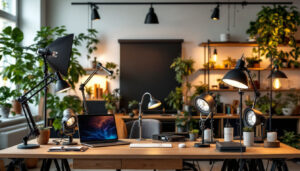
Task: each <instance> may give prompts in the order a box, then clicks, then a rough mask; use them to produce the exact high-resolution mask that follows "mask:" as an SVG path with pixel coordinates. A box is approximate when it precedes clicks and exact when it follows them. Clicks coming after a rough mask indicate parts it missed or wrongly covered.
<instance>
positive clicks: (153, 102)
mask: <svg viewBox="0 0 300 171" xmlns="http://www.w3.org/2000/svg"><path fill="white" fill-rule="evenodd" d="M160 105H161V102H160V101H159V100H157V99H155V98H154V97H150V101H149V103H148V109H154V108H157V107H159V106H160Z"/></svg>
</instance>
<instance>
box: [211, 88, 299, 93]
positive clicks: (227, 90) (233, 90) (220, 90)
mask: <svg viewBox="0 0 300 171" xmlns="http://www.w3.org/2000/svg"><path fill="white" fill-rule="evenodd" d="M209 91H212V92H235V91H236V92H237V91H238V89H210V90H209ZM243 91H254V90H253V89H244V90H243ZM258 91H270V90H269V89H259V90H258ZM272 91H273V92H290V91H300V89H296V88H291V89H278V90H272Z"/></svg>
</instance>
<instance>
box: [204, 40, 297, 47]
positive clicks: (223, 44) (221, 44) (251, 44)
mask: <svg viewBox="0 0 300 171" xmlns="http://www.w3.org/2000/svg"><path fill="white" fill-rule="evenodd" d="M209 45H210V46H211V47H257V46H258V44H257V43H256V42H238V41H237V42H210V44H209ZM199 46H200V47H205V46H208V43H207V42H202V43H200V44H199ZM279 46H281V47H289V46H286V45H279ZM297 46H300V43H297Z"/></svg>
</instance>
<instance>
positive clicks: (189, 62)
mask: <svg viewBox="0 0 300 171" xmlns="http://www.w3.org/2000/svg"><path fill="white" fill-rule="evenodd" d="M194 63H195V61H194V60H193V59H184V58H182V57H178V58H175V59H174V61H173V63H172V64H171V66H170V68H171V69H173V70H174V71H175V73H176V77H175V78H176V80H177V82H178V83H179V84H181V85H183V83H185V84H184V87H183V88H182V91H183V90H184V91H185V92H184V94H183V95H184V96H183V98H184V100H183V102H184V104H185V105H189V98H188V94H189V92H190V90H191V88H192V85H191V83H190V82H189V76H190V75H191V74H192V73H193V72H194V70H195V69H194Z"/></svg>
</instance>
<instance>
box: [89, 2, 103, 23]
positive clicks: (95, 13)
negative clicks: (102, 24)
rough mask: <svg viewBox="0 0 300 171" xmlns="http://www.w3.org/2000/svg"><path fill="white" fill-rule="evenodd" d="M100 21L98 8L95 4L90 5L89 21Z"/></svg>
mask: <svg viewBox="0 0 300 171" xmlns="http://www.w3.org/2000/svg"><path fill="white" fill-rule="evenodd" d="M100 19H101V17H100V15H99V13H98V7H97V6H96V5H95V4H93V5H92V15H91V20H92V21H94V20H100Z"/></svg>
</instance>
